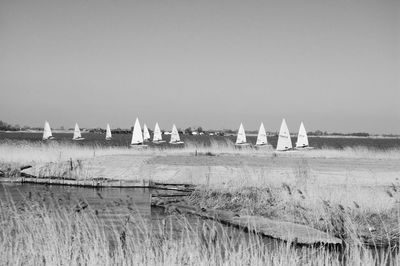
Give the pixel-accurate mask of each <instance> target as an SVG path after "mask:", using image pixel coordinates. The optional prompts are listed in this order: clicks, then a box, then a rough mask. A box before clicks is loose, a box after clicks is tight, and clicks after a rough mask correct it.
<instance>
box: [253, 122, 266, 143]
mask: <svg viewBox="0 0 400 266" xmlns="http://www.w3.org/2000/svg"><path fill="white" fill-rule="evenodd" d="M256 146H269V144H268V141H267V133H266V132H265V128H264V123H261V125H260V129H259V130H258V135H257V141H256Z"/></svg>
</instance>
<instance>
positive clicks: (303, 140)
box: [296, 122, 311, 149]
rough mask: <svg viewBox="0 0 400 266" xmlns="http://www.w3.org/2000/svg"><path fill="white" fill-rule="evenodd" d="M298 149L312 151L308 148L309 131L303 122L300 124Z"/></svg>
mask: <svg viewBox="0 0 400 266" xmlns="http://www.w3.org/2000/svg"><path fill="white" fill-rule="evenodd" d="M296 149H311V147H309V146H308V137H307V131H306V128H305V127H304V124H303V122H301V124H300V129H299V134H298V135H297V141H296Z"/></svg>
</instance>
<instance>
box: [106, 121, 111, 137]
mask: <svg viewBox="0 0 400 266" xmlns="http://www.w3.org/2000/svg"><path fill="white" fill-rule="evenodd" d="M111 138H112V136H111V128H110V124H107V130H106V140H111Z"/></svg>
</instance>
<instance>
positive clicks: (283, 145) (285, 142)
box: [276, 119, 292, 151]
mask: <svg viewBox="0 0 400 266" xmlns="http://www.w3.org/2000/svg"><path fill="white" fill-rule="evenodd" d="M290 149H292V140H291V139H290V133H289V129H288V126H287V124H286V120H285V119H283V120H282V124H281V129H280V130H279V137H278V144H277V145H276V150H278V151H286V150H290Z"/></svg>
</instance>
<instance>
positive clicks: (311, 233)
mask: <svg viewBox="0 0 400 266" xmlns="http://www.w3.org/2000/svg"><path fill="white" fill-rule="evenodd" d="M164 207H165V208H167V209H173V210H174V211H177V212H180V213H189V214H193V215H197V216H200V217H203V218H207V219H213V220H216V221H219V222H221V223H223V224H226V225H232V226H235V227H238V228H242V229H244V230H247V231H250V232H256V233H258V234H261V235H263V236H265V237H269V238H274V239H278V240H283V241H285V242H288V243H293V244H296V245H307V246H311V245H335V246H336V245H342V241H341V240H340V239H339V238H336V237H333V236H331V235H329V234H327V233H325V232H322V231H320V230H317V229H314V228H311V227H309V226H306V225H302V224H296V223H291V222H283V221H275V220H271V219H268V218H265V217H260V216H250V215H246V216H239V215H237V214H235V213H233V212H231V211H222V210H206V209H201V210H200V209H197V208H194V207H190V206H186V205H182V204H174V203H172V204H167V205H165V206H164Z"/></svg>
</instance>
